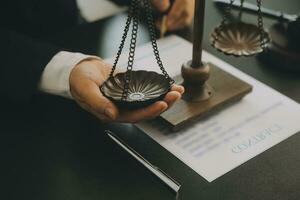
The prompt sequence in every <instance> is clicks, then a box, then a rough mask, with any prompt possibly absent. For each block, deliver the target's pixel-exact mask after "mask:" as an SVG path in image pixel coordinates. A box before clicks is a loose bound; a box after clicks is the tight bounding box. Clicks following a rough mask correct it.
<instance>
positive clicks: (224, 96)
mask: <svg viewBox="0 0 300 200" xmlns="http://www.w3.org/2000/svg"><path fill="white" fill-rule="evenodd" d="M209 65H210V69H211V76H210V78H209V79H208V81H207V83H206V84H208V85H209V86H210V87H211V88H212V89H213V94H212V96H211V97H210V98H209V99H207V100H203V101H195V102H193V101H186V100H184V99H181V100H179V101H178V102H176V103H175V104H174V105H173V106H172V107H171V108H170V109H169V110H167V111H166V112H164V113H163V114H162V115H161V116H160V118H159V120H162V121H163V123H165V124H166V125H167V126H169V127H170V128H171V130H172V131H178V130H180V129H181V128H183V127H184V126H186V125H188V124H191V123H193V122H195V121H196V120H199V119H201V118H203V117H206V116H207V115H208V114H213V112H216V111H218V110H220V109H223V108H224V107H225V106H228V105H230V104H232V103H234V102H236V101H238V100H240V99H241V98H243V97H244V96H245V95H246V94H248V93H250V92H251V91H252V86H251V85H249V84H248V83H246V82H244V81H242V80H240V79H238V78H237V77H235V76H233V75H231V74H229V73H227V72H225V71H223V70H222V69H220V68H218V67H216V66H213V65H212V64H209ZM174 79H175V81H176V83H177V84H182V82H183V79H182V77H181V75H178V76H176V77H174Z"/></svg>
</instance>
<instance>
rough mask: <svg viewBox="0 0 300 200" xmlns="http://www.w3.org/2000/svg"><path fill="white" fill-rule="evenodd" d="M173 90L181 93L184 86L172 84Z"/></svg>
mask: <svg viewBox="0 0 300 200" xmlns="http://www.w3.org/2000/svg"><path fill="white" fill-rule="evenodd" d="M171 91H177V92H179V93H180V94H181V95H182V94H183V93H184V87H183V86H181V85H176V84H174V85H172V88H171Z"/></svg>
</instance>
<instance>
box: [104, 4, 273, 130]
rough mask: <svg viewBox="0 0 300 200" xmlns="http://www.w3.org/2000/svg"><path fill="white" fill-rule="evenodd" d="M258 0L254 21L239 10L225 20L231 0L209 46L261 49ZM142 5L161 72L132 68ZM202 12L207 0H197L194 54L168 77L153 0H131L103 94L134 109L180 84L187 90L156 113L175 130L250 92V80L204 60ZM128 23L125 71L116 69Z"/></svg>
mask: <svg viewBox="0 0 300 200" xmlns="http://www.w3.org/2000/svg"><path fill="white" fill-rule="evenodd" d="M261 1H262V0H257V8H258V13H259V14H258V25H253V24H247V23H244V22H242V21H241V12H240V18H239V19H240V20H239V21H238V22H229V20H228V15H229V14H230V12H231V7H232V4H233V2H234V0H231V3H230V4H229V6H228V8H227V12H226V13H225V15H224V16H223V20H222V22H221V24H220V25H219V26H218V27H217V28H215V29H214V31H213V33H212V34H211V41H212V46H213V47H215V48H216V49H218V50H219V51H221V52H223V53H225V54H227V55H234V56H250V55H255V54H258V53H261V52H263V51H264V50H265V49H266V47H267V44H268V42H269V41H270V38H269V35H268V33H267V32H265V31H264V28H263V19H262V15H261V12H260V7H261ZM140 6H141V7H143V8H145V10H146V18H147V25H148V30H149V32H150V36H151V43H152V48H153V53H154V55H155V58H156V61H157V64H158V67H159V68H160V70H161V74H159V73H156V72H151V71H145V70H137V71H135V70H133V62H134V53H135V46H136V39H137V32H138V24H139V14H140V13H139V12H140V10H141V9H140ZM242 6H243V4H241V7H242ZM241 10H242V9H241ZM204 14H205V0H196V1H195V16H194V30H193V35H194V38H193V56H192V60H191V61H188V62H186V63H184V64H183V65H182V70H181V72H182V73H181V75H178V76H176V77H174V79H172V78H171V77H170V76H169V75H168V73H167V71H166V70H165V68H164V66H163V63H162V60H161V58H160V56H159V51H158V46H157V43H156V32H155V28H154V27H155V26H154V19H153V14H152V7H151V4H150V2H149V0H141V1H138V0H133V1H132V2H131V6H130V9H129V14H128V17H127V21H126V25H125V28H124V34H123V37H122V41H121V44H120V46H119V50H118V53H117V56H116V59H115V62H114V64H113V68H112V71H111V73H110V77H109V78H108V79H107V80H106V81H105V82H104V84H103V85H101V86H100V90H101V92H102V93H103V95H105V96H106V97H107V98H109V99H110V100H111V101H113V102H114V103H115V104H116V105H117V106H119V107H120V108H121V109H124V108H126V109H136V108H141V107H145V106H147V105H150V104H152V103H153V102H155V101H158V100H161V99H163V98H164V96H165V95H166V94H167V93H168V92H169V91H170V88H171V86H172V84H173V83H175V82H176V83H178V84H182V85H183V86H184V87H185V90H186V91H185V94H184V96H183V98H182V99H181V100H179V101H178V102H177V103H175V104H174V105H173V107H172V108H170V109H169V110H167V111H166V112H164V113H163V114H162V115H161V116H160V120H161V121H162V122H163V123H165V124H166V125H167V126H169V127H170V128H171V129H172V130H174V131H176V130H179V129H181V128H182V127H184V126H186V125H187V124H189V123H192V122H193V121H195V120H198V119H199V118H202V117H205V116H207V115H208V114H210V113H212V112H213V111H217V110H219V109H221V108H223V107H224V106H226V105H228V104H231V103H233V102H236V101H237V100H239V99H241V98H242V97H244V96H245V95H246V94H248V93H249V92H251V90H252V86H251V85H249V84H248V83H246V82H244V81H242V80H240V79H239V78H237V77H235V76H233V75H231V74H229V73H228V72H225V71H223V70H222V69H220V68H218V67H217V66H214V65H212V64H211V63H204V62H203V61H202V38H203V29H204ZM131 23H132V24H133V25H132V32H131V39H130V49H129V57H128V65H127V71H126V72H124V73H118V74H116V75H114V71H115V69H116V66H117V63H118V60H119V57H120V55H121V53H122V49H123V47H124V43H125V40H126V38H127V35H128V32H129V29H130V25H131Z"/></svg>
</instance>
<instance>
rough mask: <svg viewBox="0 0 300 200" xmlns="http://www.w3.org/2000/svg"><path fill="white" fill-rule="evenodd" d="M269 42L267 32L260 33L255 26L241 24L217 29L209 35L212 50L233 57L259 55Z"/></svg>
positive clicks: (227, 25)
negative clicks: (214, 49)
mask: <svg viewBox="0 0 300 200" xmlns="http://www.w3.org/2000/svg"><path fill="white" fill-rule="evenodd" d="M261 37H263V38H261ZM269 41H270V37H269V34H268V33H267V32H265V31H264V32H263V33H262V32H261V30H260V29H259V28H258V27H257V26H256V25H253V24H247V23H242V22H238V23H230V24H225V25H223V26H221V27H217V28H215V29H214V31H213V33H212V34H211V42H212V46H213V47H214V48H216V49H217V50H219V51H221V52H223V53H225V54H228V55H234V56H251V55H255V54H258V53H261V52H263V51H264V46H265V45H266V44H267V43H269Z"/></svg>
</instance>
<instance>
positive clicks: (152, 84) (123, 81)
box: [100, 0, 174, 108]
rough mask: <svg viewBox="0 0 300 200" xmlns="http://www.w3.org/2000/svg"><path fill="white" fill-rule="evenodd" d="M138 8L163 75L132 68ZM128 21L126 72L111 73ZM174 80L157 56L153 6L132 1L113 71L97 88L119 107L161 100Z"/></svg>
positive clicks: (147, 103) (120, 49)
mask: <svg viewBox="0 0 300 200" xmlns="http://www.w3.org/2000/svg"><path fill="white" fill-rule="evenodd" d="M140 7H143V8H144V9H145V11H146V18H147V25H148V30H149V32H150V36H151V43H152V48H153V52H154V55H155V58H156V61H157V64H158V66H159V68H160V70H161V72H162V74H159V73H156V72H152V71H145V70H138V71H133V62H134V54H135V48H136V40H137V33H138V25H139V14H140V13H139V10H140ZM131 23H132V32H131V39H130V47H129V57H128V64H127V71H126V72H124V73H118V74H116V75H114V72H115V69H116V66H117V64H118V61H119V58H120V55H121V53H122V50H123V47H124V43H125V41H126V38H127V35H128V31H129V28H130V24H131ZM173 83H174V80H173V79H171V77H170V76H169V75H168V73H167V72H166V70H165V68H164V66H163V63H162V61H161V58H160V56H159V51H158V46H157V43H156V31H155V28H154V19H153V10H152V6H151V4H150V2H149V0H141V1H138V0H132V1H131V5H130V8H129V13H128V16H127V20H126V25H125V28H124V34H123V36H122V40H121V44H120V46H119V50H118V52H117V56H116V58H115V62H114V64H113V67H112V71H111V73H110V76H109V78H108V79H107V80H106V81H105V82H104V83H103V84H102V85H101V86H100V90H101V92H102V93H103V95H104V96H105V97H107V98H108V99H110V100H111V101H113V102H114V103H115V104H116V105H117V106H119V107H124V108H140V107H144V106H147V105H150V104H152V103H154V102H156V101H158V100H161V99H163V98H164V96H165V95H166V94H167V93H168V92H169V91H170V88H171V85H172V84H173Z"/></svg>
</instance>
